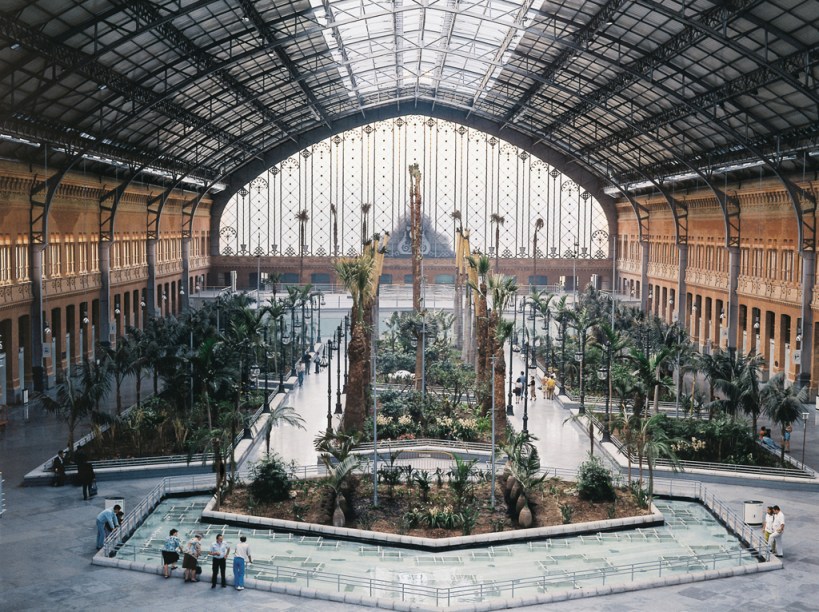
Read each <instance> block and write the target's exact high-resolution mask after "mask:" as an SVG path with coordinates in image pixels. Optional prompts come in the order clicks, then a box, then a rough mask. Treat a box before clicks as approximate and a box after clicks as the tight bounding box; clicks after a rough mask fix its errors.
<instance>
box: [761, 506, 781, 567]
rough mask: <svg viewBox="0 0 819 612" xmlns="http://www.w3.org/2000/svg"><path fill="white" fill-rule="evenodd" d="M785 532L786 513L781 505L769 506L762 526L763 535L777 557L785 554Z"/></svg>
mask: <svg viewBox="0 0 819 612" xmlns="http://www.w3.org/2000/svg"><path fill="white" fill-rule="evenodd" d="M784 533H785V514H784V513H783V512H782V510H781V509H780V508H779V506H768V510H767V514H766V515H765V523H764V524H763V526H762V535H763V537H764V538H765V541H766V542H767V543H768V546H770V547H771V552H772V553H773V554H774V555H776V556H777V557H781V556H782V555H784V554H785V545H784V544H783V542H782V535H783V534H784Z"/></svg>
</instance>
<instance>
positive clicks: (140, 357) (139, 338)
mask: <svg viewBox="0 0 819 612" xmlns="http://www.w3.org/2000/svg"><path fill="white" fill-rule="evenodd" d="M125 334H126V338H127V342H128V343H129V344H130V346H131V358H132V359H133V364H132V366H133V367H132V373H133V375H134V385H135V387H136V405H137V408H138V407H139V406H140V404H141V403H142V371H143V370H144V369H145V366H146V365H148V360H147V358H146V355H145V352H146V343H147V336H146V335H145V334H144V333H143V332H142V330H141V329H139V328H138V327H131V326H130V325H129V326H128V327H126V328H125Z"/></svg>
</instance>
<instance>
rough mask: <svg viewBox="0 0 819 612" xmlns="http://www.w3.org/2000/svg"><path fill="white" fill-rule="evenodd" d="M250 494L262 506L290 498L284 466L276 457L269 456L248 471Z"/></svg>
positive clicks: (288, 481)
mask: <svg viewBox="0 0 819 612" xmlns="http://www.w3.org/2000/svg"><path fill="white" fill-rule="evenodd" d="M250 479H251V480H250V487H249V489H250V494H251V495H252V496H253V498H254V499H255V500H256V501H258V502H260V503H263V504H267V503H270V502H277V501H283V500H285V499H288V497H289V496H290V478H289V477H288V475H287V470H286V468H285V464H284V463H283V462H282V460H281V459H280V458H279V457H278V456H277V455H270V456H268V457H266V458H264V459H262V460H261V461H259V462H258V463H254V464H253V467H252V468H251V469H250Z"/></svg>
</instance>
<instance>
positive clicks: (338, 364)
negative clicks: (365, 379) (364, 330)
mask: <svg viewBox="0 0 819 612" xmlns="http://www.w3.org/2000/svg"><path fill="white" fill-rule="evenodd" d="M341 333H342V332H341V324H340V323H339V325H338V329H337V330H336V350H337V351H338V359H337V360H336V414H341ZM327 369H328V370H329V369H330V364H329V363H328V364H327Z"/></svg>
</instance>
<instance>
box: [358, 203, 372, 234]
mask: <svg viewBox="0 0 819 612" xmlns="http://www.w3.org/2000/svg"><path fill="white" fill-rule="evenodd" d="M372 207H373V205H372V204H369V203H366V202H365V203H364V204H362V205H361V242H362V243H364V242H365V241H366V240H367V237H368V234H367V215H368V214H370V209H372Z"/></svg>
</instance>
